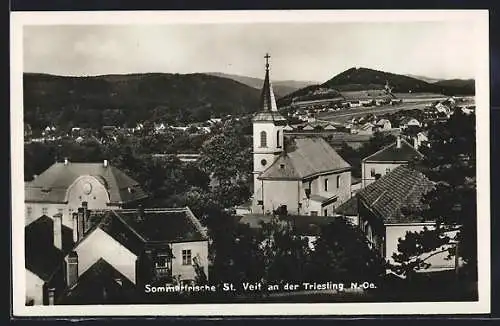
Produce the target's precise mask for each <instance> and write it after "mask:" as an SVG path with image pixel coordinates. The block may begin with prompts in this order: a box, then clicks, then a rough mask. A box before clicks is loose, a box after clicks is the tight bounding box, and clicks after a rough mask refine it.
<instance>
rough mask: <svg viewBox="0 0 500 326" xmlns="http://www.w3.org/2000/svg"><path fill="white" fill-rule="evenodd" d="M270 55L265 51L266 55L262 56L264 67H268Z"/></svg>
mask: <svg viewBox="0 0 500 326" xmlns="http://www.w3.org/2000/svg"><path fill="white" fill-rule="evenodd" d="M270 57H271V56H270V55H269V53H266V55H265V56H264V58H265V59H266V69H269V58H270Z"/></svg>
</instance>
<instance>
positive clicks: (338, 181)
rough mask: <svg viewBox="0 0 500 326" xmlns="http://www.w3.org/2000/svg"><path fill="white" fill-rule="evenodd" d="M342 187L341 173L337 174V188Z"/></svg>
mask: <svg viewBox="0 0 500 326" xmlns="http://www.w3.org/2000/svg"><path fill="white" fill-rule="evenodd" d="M338 188H340V175H338V176H337V189H338Z"/></svg>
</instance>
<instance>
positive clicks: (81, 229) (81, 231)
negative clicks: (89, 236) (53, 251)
mask: <svg viewBox="0 0 500 326" xmlns="http://www.w3.org/2000/svg"><path fill="white" fill-rule="evenodd" d="M84 214H85V212H84V208H83V207H79V208H78V240H80V239H81V238H82V237H83V234H84V233H85V215H84Z"/></svg>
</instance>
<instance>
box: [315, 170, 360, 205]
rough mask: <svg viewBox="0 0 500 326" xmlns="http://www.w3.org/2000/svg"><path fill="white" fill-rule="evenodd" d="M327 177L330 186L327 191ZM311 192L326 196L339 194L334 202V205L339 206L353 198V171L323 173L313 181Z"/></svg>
mask: <svg viewBox="0 0 500 326" xmlns="http://www.w3.org/2000/svg"><path fill="white" fill-rule="evenodd" d="M337 176H339V177H340V179H339V187H337ZM326 179H328V187H327V190H326V191H325V180H326ZM311 194H312V195H320V196H323V197H326V198H331V197H334V196H338V199H337V201H336V202H335V203H334V204H333V206H334V207H338V206H339V205H341V204H342V203H344V202H346V201H347V200H349V199H350V198H351V171H345V172H341V173H331V174H327V175H321V176H319V177H317V178H315V179H313V180H312V182H311Z"/></svg>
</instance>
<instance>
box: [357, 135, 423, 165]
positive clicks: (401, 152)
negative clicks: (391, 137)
mask: <svg viewBox="0 0 500 326" xmlns="http://www.w3.org/2000/svg"><path fill="white" fill-rule="evenodd" d="M422 157H423V155H422V154H421V153H420V152H419V151H417V150H416V149H415V147H413V146H411V145H410V144H409V143H408V142H407V141H406V140H404V139H401V147H400V148H398V147H397V141H396V142H394V143H392V144H391V145H389V146H386V147H384V148H383V149H381V150H379V151H378V152H376V153H374V154H372V155H370V156H368V157H365V158H364V159H363V162H410V161H411V160H413V159H415V158H419V159H420V158H422Z"/></svg>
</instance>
